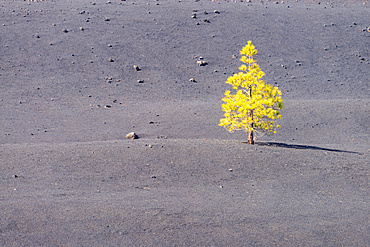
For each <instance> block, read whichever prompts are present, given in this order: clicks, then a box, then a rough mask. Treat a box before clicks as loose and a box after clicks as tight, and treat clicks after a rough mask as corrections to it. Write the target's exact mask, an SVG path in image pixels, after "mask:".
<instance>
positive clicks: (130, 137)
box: [126, 132, 139, 140]
mask: <svg viewBox="0 0 370 247" xmlns="http://www.w3.org/2000/svg"><path fill="white" fill-rule="evenodd" d="M126 138H128V139H131V140H133V139H138V138H139V136H138V135H136V134H135V132H130V133H128V134H127V135H126Z"/></svg>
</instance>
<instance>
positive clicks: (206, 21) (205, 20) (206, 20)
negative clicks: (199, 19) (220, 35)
mask: <svg viewBox="0 0 370 247" xmlns="http://www.w3.org/2000/svg"><path fill="white" fill-rule="evenodd" d="M203 22H205V23H211V22H210V21H209V20H208V19H204V20H203Z"/></svg>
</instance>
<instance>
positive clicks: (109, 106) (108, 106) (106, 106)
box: [104, 105, 112, 108]
mask: <svg viewBox="0 0 370 247" xmlns="http://www.w3.org/2000/svg"><path fill="white" fill-rule="evenodd" d="M111 107H112V106H111V105H105V106H104V108H111Z"/></svg>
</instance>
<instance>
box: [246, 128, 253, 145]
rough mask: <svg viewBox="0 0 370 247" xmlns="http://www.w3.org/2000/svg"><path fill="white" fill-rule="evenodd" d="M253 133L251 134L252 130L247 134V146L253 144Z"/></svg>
mask: <svg viewBox="0 0 370 247" xmlns="http://www.w3.org/2000/svg"><path fill="white" fill-rule="evenodd" d="M253 139H254V133H253V130H250V131H249V133H248V142H247V144H251V145H253V144H254V140H253Z"/></svg>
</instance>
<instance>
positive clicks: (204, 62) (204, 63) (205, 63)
mask: <svg viewBox="0 0 370 247" xmlns="http://www.w3.org/2000/svg"><path fill="white" fill-rule="evenodd" d="M197 64H198V65H199V66H206V65H207V64H208V63H207V62H206V61H203V60H200V61H197Z"/></svg>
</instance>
